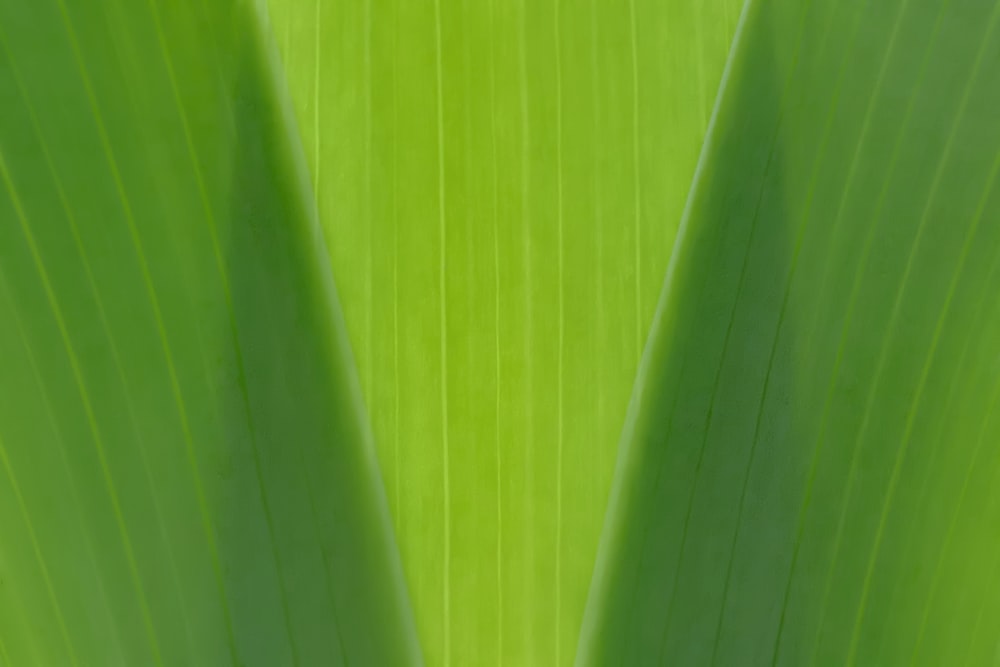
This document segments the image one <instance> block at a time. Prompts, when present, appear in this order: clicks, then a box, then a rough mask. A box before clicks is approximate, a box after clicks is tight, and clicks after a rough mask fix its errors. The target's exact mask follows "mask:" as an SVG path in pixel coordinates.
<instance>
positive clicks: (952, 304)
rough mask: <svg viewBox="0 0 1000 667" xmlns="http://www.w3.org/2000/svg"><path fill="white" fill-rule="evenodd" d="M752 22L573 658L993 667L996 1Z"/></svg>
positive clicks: (998, 385) (664, 305)
mask: <svg viewBox="0 0 1000 667" xmlns="http://www.w3.org/2000/svg"><path fill="white" fill-rule="evenodd" d="M744 17H745V18H744V19H742V20H741V28H740V29H739V30H738V37H737V38H736V44H735V45H734V48H733V52H732V54H731V56H730V60H729V64H728V66H727V67H728V69H727V74H726V75H725V83H724V84H723V90H722V93H721V95H720V98H719V101H718V106H717V109H716V111H715V112H714V116H713V121H712V127H711V129H710V130H709V137H708V140H707V142H706V144H705V147H704V149H703V151H702V157H701V162H700V165H699V169H698V172H697V175H696V179H695V183H694V186H693V189H692V192H691V195H690V198H689V201H688V204H687V210H686V212H685V218H684V221H683V223H682V231H681V233H680V240H679V241H678V243H677V245H676V246H675V250H674V256H673V258H672V260H671V265H670V269H669V271H668V274H667V279H666V284H665V286H664V291H663V293H662V296H661V302H660V305H659V307H658V310H657V315H656V320H655V323H654V325H653V331H652V335H651V338H650V342H649V345H648V346H647V348H646V350H645V354H644V357H643V361H642V367H641V369H640V372H639V377H638V379H637V382H636V386H635V391H634V394H633V398H632V403H631V406H630V412H629V418H628V422H627V425H626V429H625V433H624V435H623V440H622V447H623V451H622V454H621V456H622V458H621V461H620V465H619V468H618V472H617V477H616V481H615V487H614V488H615V491H614V493H613V500H612V506H611V509H610V512H609V516H608V520H607V524H606V526H605V532H604V535H603V538H602V546H601V552H600V555H599V563H598V568H597V571H596V573H595V581H594V587H593V589H592V591H591V597H590V601H589V605H588V614H587V621H586V626H585V630H584V634H583V636H582V638H581V658H580V662H581V664H619V663H621V664H636V665H641V664H654V663H655V664H661V663H665V664H682V665H700V664H725V665H733V664H739V665H761V664H763V665H810V664H824V665H825V664H829V665H842V664H847V665H855V664H857V665H895V664H927V665H963V664H967V665H982V664H993V661H995V659H996V655H997V650H998V647H997V636H998V634H1000V595H998V587H1000V536H998V533H997V531H996V529H995V527H996V525H997V520H998V519H1000V515H998V513H1000V497H998V493H997V490H998V489H1000V483H998V482H1000V480H998V479H997V475H998V473H1000V458H998V454H1000V449H998V447H997V436H998V434H1000V433H998V427H1000V424H998V422H997V419H996V416H997V414H998V409H997V408H998V406H997V399H998V397H1000V320H998V315H1000V312H998V310H997V306H998V303H997V300H996V294H997V290H998V287H1000V225H998V224H997V220H998V219H1000V200H998V198H997V190H996V177H997V170H998V167H1000V124H998V123H997V122H996V121H997V116H996V110H997V108H998V105H1000V68H998V67H997V66H996V64H997V62H998V59H1000V27H998V22H1000V5H998V4H997V3H983V2H974V1H971V0H933V1H930V2H914V1H911V0H889V1H885V2H876V1H874V0H870V1H869V0H846V1H844V2H826V1H822V0H817V1H815V2H810V1H808V0H775V1H773V2H760V1H756V0H751V1H750V2H749V3H748V4H747V7H746V8H745V9H744Z"/></svg>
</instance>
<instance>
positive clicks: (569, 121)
mask: <svg viewBox="0 0 1000 667" xmlns="http://www.w3.org/2000/svg"><path fill="white" fill-rule="evenodd" d="M270 7H271V17H272V21H273V25H274V29H275V35H276V38H277V40H278V43H279V45H281V52H282V56H283V61H284V65H285V70H286V72H287V73H288V79H289V86H290V90H291V94H292V97H293V100H294V102H295V109H296V116H297V119H298V123H299V128H300V131H301V134H302V138H303V144H304V148H305V153H306V156H307V158H308V161H309V164H310V168H311V174H312V179H313V183H314V188H315V191H316V194H317V197H318V208H319V211H320V219H321V222H322V226H323V229H324V232H325V233H326V238H327V242H328V244H329V249H330V257H331V261H332V265H333V271H334V275H335V276H336V278H337V282H338V286H339V287H340V288H341V295H342V297H343V303H344V312H345V316H346V320H347V324H348V330H349V332H350V336H351V341H352V344H353V347H354V350H355V351H356V354H357V359H358V366H359V368H360V372H361V384H362V387H363V388H364V395H365V400H366V403H367V405H368V407H369V410H370V413H371V414H372V419H373V429H374V432H375V436H376V442H377V443H378V449H379V460H380V462H381V464H382V469H383V471H384V473H385V479H386V486H387V491H388V496H389V500H390V506H391V508H392V513H393V519H394V522H395V528H396V531H397V535H398V539H399V542H400V550H401V552H402V556H403V563H404V569H405V571H406V576H407V581H408V584H409V587H410V591H411V593H412V595H413V600H414V606H415V612H416V615H417V622H418V627H419V633H420V637H421V640H422V643H423V645H424V648H425V650H426V653H427V657H428V660H429V661H430V662H432V663H433V664H442V665H449V664H455V665H470V664H476V665H480V664H493V663H498V664H511V665H535V664H537V665H556V664H558V665H565V664H569V663H571V662H572V659H573V656H574V653H575V646H576V640H577V636H578V632H579V627H580V621H581V618H582V614H583V607H584V603H585V599H586V590H587V586H588V583H589V581H590V577H591V573H592V568H593V563H594V556H595V553H596V549H597V540H598V535H599V531H600V526H601V517H602V516H603V513H604V510H605V506H606V502H607V496H608V490H609V488H610V482H611V475H612V471H613V466H614V460H615V451H616V449H615V445H616V442H617V439H618V436H619V434H620V430H621V425H622V423H623V420H624V416H625V409H626V405H627V401H628V395H629V388H630V386H631V382H632V380H633V378H634V373H635V369H636V367H637V364H638V359H639V354H640V350H641V347H642V344H643V342H644V340H645V337H646V334H647V331H648V327H649V323H650V321H651V317H652V313H653V310H654V305H655V298H656V291H657V289H658V288H659V285H660V283H661V281H662V276H663V274H664V270H665V267H666V262H667V259H668V257H669V253H670V248H671V245H672V243H673V238H674V233H675V230H676V226H677V221H678V220H679V219H680V212H681V209H682V207H683V202H684V199H685V197H686V194H687V191H688V189H689V185H690V180H691V175H692V173H693V170H694V165H695V162H696V159H697V155H698V147H699V146H700V144H701V139H702V137H703V135H704V131H705V127H706V125H707V120H708V113H709V110H710V108H711V102H712V99H713V98H714V95H715V91H716V89H717V86H718V80H719V76H720V74H721V71H722V65H723V62H724V59H725V54H726V53H727V51H728V45H729V40H730V37H731V34H732V30H733V29H734V27H735V22H736V18H737V16H738V5H737V3H736V2H735V1H734V0H712V1H711V2H687V1H677V0H671V1H670V2H659V1H652V0H632V1H630V2H607V1H605V0H592V1H591V0H588V1H582V0H567V1H562V2H552V1H546V2H540V3H536V2H520V1H518V2H514V1H505V0H489V1H487V0H483V1H473V0H418V1H416V2H403V1H401V0H398V1H395V2H393V1H390V0H369V1H367V2H366V1H363V0H272V2H271V3H270Z"/></svg>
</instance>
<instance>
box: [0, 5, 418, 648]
mask: <svg viewBox="0 0 1000 667" xmlns="http://www.w3.org/2000/svg"><path fill="white" fill-rule="evenodd" d="M267 35H268V32H267V30H266V26H265V25H264V24H263V23H262V22H261V19H260V14H259V9H258V7H257V6H255V5H254V4H252V3H246V2H229V1H227V0H205V1H204V2H187V1H181V2H173V1H171V2H161V1H160V0H150V1H149V2H126V1H124V0H102V1H101V2H93V1H87V2H77V1H75V0H37V1H35V0H32V1H31V2H20V1H17V0H4V1H3V2H0V99H2V100H3V102H2V109H0V360H2V367H3V371H2V374H0V530H2V539H0V662H2V663H3V664H9V665H17V666H20V665H129V666H133V665H194V664H200V665H226V664H231V665H269V666H273V665H288V664H303V665H318V664H344V663H351V664H383V665H389V664H406V663H412V662H417V661H419V651H418V649H417V646H416V637H415V632H414V626H413V622H412V618H411V616H410V611H409V607H408V603H407V600H406V594H405V589H404V586H403V580H402V571H401V568H400V564H399V560H398V552H397V550H396V547H395V544H394V540H393V537H392V533H391V527H390V524H389V520H388V512H387V506H386V503H385V498H384V494H383V490H382V488H381V481H380V477H379V474H378V471H377V466H376V461H375V452H374V447H373V445H372V441H371V436H370V432H369V429H368V426H367V423H366V417H365V414H364V409H363V404H362V401H361V395H360V389H359V387H358V383H357V379H356V376H355V374H354V373H355V372H354V368H353V360H352V358H351V355H350V352H349V346H348V343H347V338H346V331H345V329H344V324H343V322H342V320H341V315H340V310H339V305H338V303H337V297H336V294H335V291H334V289H333V283H332V279H331V275H330V270H329V264H328V260H327V258H326V253H325V251H324V250H323V246H322V241H321V234H320V232H319V230H318V227H317V222H316V216H315V208H314V206H313V203H312V198H311V195H310V192H309V187H308V178H307V176H306V171H305V163H304V158H303V156H302V155H301V150H300V148H299V143H298V140H297V137H295V135H294V134H293V132H294V123H293V122H292V116H291V111H290V109H288V108H287V101H286V100H285V98H284V97H282V95H281V94H280V91H281V90H282V88H281V86H282V85H283V82H282V81H281V74H280V71H279V69H278V68H277V67H276V62H277V59H276V54H275V53H274V47H273V45H272V44H271V43H269V42H268V41H267V39H268V38H267V37H266V36H267Z"/></svg>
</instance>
